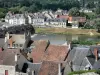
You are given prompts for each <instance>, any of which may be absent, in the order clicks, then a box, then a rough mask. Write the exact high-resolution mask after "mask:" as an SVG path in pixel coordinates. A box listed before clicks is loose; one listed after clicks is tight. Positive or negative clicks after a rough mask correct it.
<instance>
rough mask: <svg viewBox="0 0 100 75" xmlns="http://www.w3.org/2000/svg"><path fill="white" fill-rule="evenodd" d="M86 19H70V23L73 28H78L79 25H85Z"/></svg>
mask: <svg viewBox="0 0 100 75" xmlns="http://www.w3.org/2000/svg"><path fill="white" fill-rule="evenodd" d="M85 22H86V17H70V16H69V17H68V23H69V24H71V25H72V28H78V27H79V23H85Z"/></svg>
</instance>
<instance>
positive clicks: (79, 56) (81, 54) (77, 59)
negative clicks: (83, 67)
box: [72, 47, 89, 65]
mask: <svg viewBox="0 0 100 75" xmlns="http://www.w3.org/2000/svg"><path fill="white" fill-rule="evenodd" d="M73 50H76V52H75V55H74V59H73V60H72V61H73V64H74V65H80V64H81V63H82V62H83V59H84V58H85V57H86V56H87V54H88V51H89V48H88V47H87V48H84V47H83V48H82V47H76V48H74V49H73Z"/></svg>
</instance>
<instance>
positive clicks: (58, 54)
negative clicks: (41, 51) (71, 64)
mask: <svg viewBox="0 0 100 75" xmlns="http://www.w3.org/2000/svg"><path fill="white" fill-rule="evenodd" d="M67 54H68V47H67V46H56V45H50V46H49V47H48V49H47V51H46V53H45V55H44V60H46V61H56V62H59V61H64V60H65V58H66V56H67Z"/></svg>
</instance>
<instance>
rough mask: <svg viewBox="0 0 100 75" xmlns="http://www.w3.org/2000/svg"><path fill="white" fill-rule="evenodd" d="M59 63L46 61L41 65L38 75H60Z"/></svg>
mask: <svg viewBox="0 0 100 75" xmlns="http://www.w3.org/2000/svg"><path fill="white" fill-rule="evenodd" d="M58 69H59V67H58V63H55V62H51V61H44V62H43V63H42V65H41V68H40V71H39V74H38V75H58V71H59V70H58Z"/></svg>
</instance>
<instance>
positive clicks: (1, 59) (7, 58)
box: [0, 50, 17, 66]
mask: <svg viewBox="0 0 100 75" xmlns="http://www.w3.org/2000/svg"><path fill="white" fill-rule="evenodd" d="M16 52H17V51H13V50H5V51H3V52H1V53H0V65H11V66H15V65H16V62H15V54H17V53H16Z"/></svg>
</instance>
